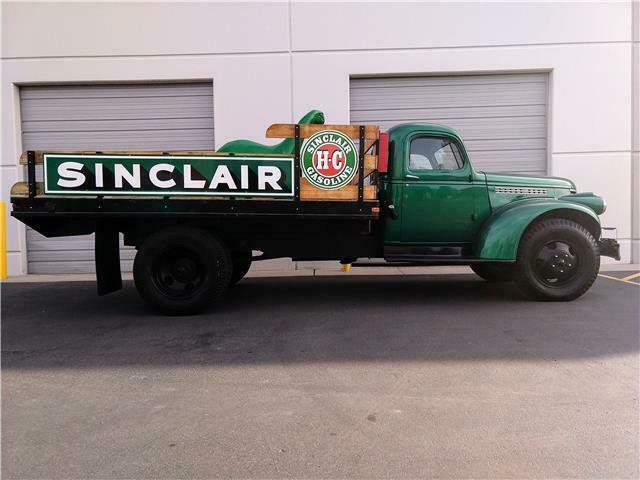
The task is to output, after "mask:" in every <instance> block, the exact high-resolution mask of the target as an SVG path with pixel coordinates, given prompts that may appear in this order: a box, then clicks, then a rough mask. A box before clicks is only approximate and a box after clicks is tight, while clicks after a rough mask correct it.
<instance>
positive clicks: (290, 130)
mask: <svg viewBox="0 0 640 480" xmlns="http://www.w3.org/2000/svg"><path fill="white" fill-rule="evenodd" d="M323 130H337V131H338V132H342V133H344V134H345V135H348V136H349V137H350V138H355V139H358V138H360V126H359V125H300V136H301V137H302V138H306V137H310V136H311V135H313V134H314V133H318V132H321V131H323ZM378 133H379V128H378V126H377V125H365V133H364V135H365V139H367V140H375V139H377V138H378ZM295 136H296V133H295V125H294V124H293V123H274V124H273V125H271V126H270V127H269V128H268V129H267V133H266V137H267V138H293V137H295Z"/></svg>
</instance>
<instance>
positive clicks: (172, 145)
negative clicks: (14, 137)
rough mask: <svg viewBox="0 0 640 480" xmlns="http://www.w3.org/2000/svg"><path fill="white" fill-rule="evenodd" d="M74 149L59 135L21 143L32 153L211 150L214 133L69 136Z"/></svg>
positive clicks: (30, 135)
mask: <svg viewBox="0 0 640 480" xmlns="http://www.w3.org/2000/svg"><path fill="white" fill-rule="evenodd" d="M69 133H71V134H72V135H73V138H74V140H73V147H70V146H69V141H68V140H67V139H65V138H64V137H62V136H61V135H59V132H37V133H36V132H34V133H25V134H24V135H23V140H25V141H27V142H29V144H31V145H34V146H33V147H32V148H33V149H34V150H44V149H52V150H56V149H57V150H60V149H69V148H73V149H74V150H194V151H197V150H211V149H212V148H213V146H212V145H211V138H213V133H214V132H213V130H209V129H206V130H205V129H202V130H200V129H194V130H133V131H128V130H125V131H111V132H69Z"/></svg>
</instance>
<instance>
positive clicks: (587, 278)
mask: <svg viewBox="0 0 640 480" xmlns="http://www.w3.org/2000/svg"><path fill="white" fill-rule="evenodd" d="M599 270H600V252H599V250H598V244H597V242H596V240H595V238H593V235H591V233H590V232H589V231H588V230H587V229H586V228H584V227H583V226H582V225H580V224H579V223H576V222H573V221H571V220H565V219H562V218H552V219H549V220H543V221H541V222H538V223H536V224H534V225H533V226H531V227H530V228H529V229H528V230H527V232H525V234H524V235H523V237H522V240H521V241H520V246H519V248H518V260H517V262H516V267H515V270H514V280H515V282H516V284H517V285H518V287H519V288H520V289H521V290H522V291H523V292H524V293H525V294H526V295H528V296H529V297H531V298H534V299H536V300H546V301H568V300H573V299H575V298H578V297H579V296H581V295H582V294H584V293H585V292H586V291H587V290H589V288H590V287H591V285H593V282H594V281H595V279H596V277H597V275H598V271H599Z"/></svg>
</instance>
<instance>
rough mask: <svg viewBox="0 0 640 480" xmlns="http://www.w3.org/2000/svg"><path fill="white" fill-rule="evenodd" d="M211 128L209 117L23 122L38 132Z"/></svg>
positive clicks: (31, 130)
mask: <svg viewBox="0 0 640 480" xmlns="http://www.w3.org/2000/svg"><path fill="white" fill-rule="evenodd" d="M192 129H211V117H202V118H150V119H145V120H140V119H135V120H122V119H119V120H94V121H90V120H67V121H64V122H60V121H55V120H36V121H30V122H24V123H23V130H22V131H23V133H34V132H36V133H39V132H101V131H107V132H108V131H123V130H124V131H129V130H136V131H147V130H192Z"/></svg>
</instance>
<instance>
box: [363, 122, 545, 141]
mask: <svg viewBox="0 0 640 480" xmlns="http://www.w3.org/2000/svg"><path fill="white" fill-rule="evenodd" d="M404 121H406V122H413V123H438V124H441V125H446V126H448V127H451V128H453V129H455V130H456V131H457V132H458V133H459V134H460V135H461V136H462V138H464V139H465V140H467V139H469V140H481V139H507V138H511V139H518V138H522V139H528V138H543V137H546V131H547V125H546V121H545V117H514V118H489V119H487V118H470V119H447V118H410V119H407V120H404ZM367 123H369V122H367ZM397 123H398V122H383V123H380V124H379V125H380V126H381V127H383V128H384V129H389V128H391V127H393V126H394V125H397Z"/></svg>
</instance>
